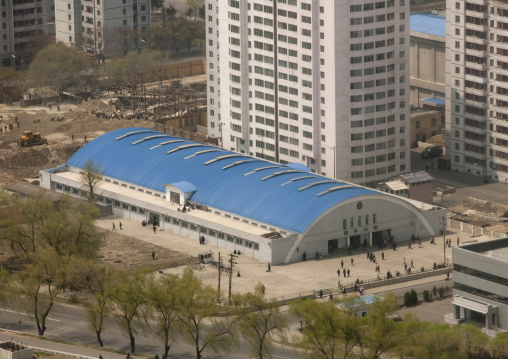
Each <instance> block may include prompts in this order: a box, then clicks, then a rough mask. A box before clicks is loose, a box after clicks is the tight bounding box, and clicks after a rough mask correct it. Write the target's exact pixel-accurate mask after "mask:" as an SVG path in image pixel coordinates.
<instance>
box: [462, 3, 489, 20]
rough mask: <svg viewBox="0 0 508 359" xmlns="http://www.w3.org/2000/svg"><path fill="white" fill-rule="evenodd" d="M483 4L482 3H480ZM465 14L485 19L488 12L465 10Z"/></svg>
mask: <svg viewBox="0 0 508 359" xmlns="http://www.w3.org/2000/svg"><path fill="white" fill-rule="evenodd" d="M481 5H483V4H481ZM466 16H473V17H477V18H479V19H486V18H487V17H488V16H489V13H488V12H478V11H473V10H466Z"/></svg>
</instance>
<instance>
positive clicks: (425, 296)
mask: <svg viewBox="0 0 508 359" xmlns="http://www.w3.org/2000/svg"><path fill="white" fill-rule="evenodd" d="M423 300H424V301H426V302H430V301H431V300H432V294H430V292H429V291H428V290H427V289H425V290H424V291H423Z"/></svg>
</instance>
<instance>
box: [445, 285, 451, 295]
mask: <svg viewBox="0 0 508 359" xmlns="http://www.w3.org/2000/svg"><path fill="white" fill-rule="evenodd" d="M444 290H445V293H446V296H447V297H448V296H449V295H450V287H448V286H446V287H445V289H444Z"/></svg>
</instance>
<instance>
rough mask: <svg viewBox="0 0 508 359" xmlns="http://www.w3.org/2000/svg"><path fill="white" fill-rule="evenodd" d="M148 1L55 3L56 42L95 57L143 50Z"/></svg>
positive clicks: (64, 0)
mask: <svg viewBox="0 0 508 359" xmlns="http://www.w3.org/2000/svg"><path fill="white" fill-rule="evenodd" d="M150 24H151V19H150V0H58V1H56V39H57V41H60V42H63V43H65V44H68V45H71V46H76V47H78V48H80V49H82V50H85V51H87V52H89V53H93V54H96V55H98V56H102V55H105V56H121V55H125V54H126V53H128V52H129V51H132V50H136V49H138V48H140V47H144V46H145V44H144V43H143V33H144V32H145V31H146V30H148V29H149V28H150Z"/></svg>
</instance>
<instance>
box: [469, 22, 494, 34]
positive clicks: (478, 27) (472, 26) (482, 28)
mask: <svg viewBox="0 0 508 359" xmlns="http://www.w3.org/2000/svg"><path fill="white" fill-rule="evenodd" d="M465 27H466V29H471V30H476V31H481V32H486V31H488V30H489V27H488V25H487V24H485V25H480V24H478V25H477V24H473V23H470V22H466V24H465Z"/></svg>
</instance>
